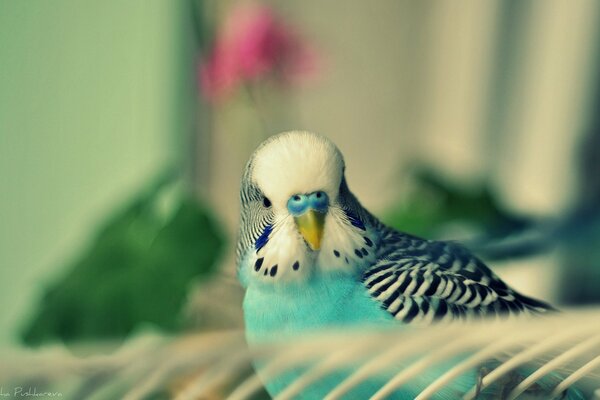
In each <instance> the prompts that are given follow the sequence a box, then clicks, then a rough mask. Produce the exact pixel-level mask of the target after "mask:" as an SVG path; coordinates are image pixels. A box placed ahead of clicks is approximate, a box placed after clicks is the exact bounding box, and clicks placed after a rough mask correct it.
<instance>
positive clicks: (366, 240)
mask: <svg viewBox="0 0 600 400" xmlns="http://www.w3.org/2000/svg"><path fill="white" fill-rule="evenodd" d="M364 239H365V244H366V245H367V246H369V247H373V241H372V240H371V239H369V238H368V237H366V236H364Z"/></svg>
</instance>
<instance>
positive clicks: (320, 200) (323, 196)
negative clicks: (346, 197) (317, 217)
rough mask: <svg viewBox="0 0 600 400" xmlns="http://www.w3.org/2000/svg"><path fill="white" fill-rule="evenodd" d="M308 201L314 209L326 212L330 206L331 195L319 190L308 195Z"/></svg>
mask: <svg viewBox="0 0 600 400" xmlns="http://www.w3.org/2000/svg"><path fill="white" fill-rule="evenodd" d="M308 203H309V204H310V206H311V207H312V208H313V209H314V210H316V211H319V212H322V213H324V212H326V211H327V207H329V197H327V193H325V192H323V191H321V190H319V191H318V192H314V193H311V194H309V195H308Z"/></svg>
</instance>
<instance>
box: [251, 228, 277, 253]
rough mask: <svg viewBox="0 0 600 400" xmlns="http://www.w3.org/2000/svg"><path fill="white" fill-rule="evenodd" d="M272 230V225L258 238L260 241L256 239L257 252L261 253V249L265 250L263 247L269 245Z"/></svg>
mask: <svg viewBox="0 0 600 400" xmlns="http://www.w3.org/2000/svg"><path fill="white" fill-rule="evenodd" d="M272 230H273V226H271V225H267V226H265V230H264V231H263V233H261V235H260V236H259V237H258V239H256V243H255V244H254V248H255V249H256V251H259V250H260V249H262V248H263V246H264V245H265V244H267V242H268V241H269V235H270V234H271V231H272Z"/></svg>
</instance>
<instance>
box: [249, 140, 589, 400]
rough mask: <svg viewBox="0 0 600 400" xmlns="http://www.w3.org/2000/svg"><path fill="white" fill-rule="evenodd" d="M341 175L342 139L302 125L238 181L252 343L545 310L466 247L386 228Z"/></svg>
mask: <svg viewBox="0 0 600 400" xmlns="http://www.w3.org/2000/svg"><path fill="white" fill-rule="evenodd" d="M344 172H345V166H344V160H343V157H342V155H341V153H340V151H339V150H338V148H337V147H336V146H335V145H334V144H333V143H332V142H331V141H330V140H328V139H327V138H325V137H323V136H320V135H316V134H312V133H308V132H288V133H283V134H280V135H277V136H274V137H272V138H270V139H268V140H267V141H266V142H264V143H263V144H262V145H261V146H259V148H258V149H257V150H256V151H255V153H254V154H253V155H252V157H251V158H250V161H249V162H248V164H247V167H246V170H245V173H244V176H243V179H242V187H241V223H240V233H239V240H238V247H237V256H238V276H239V279H240V281H241V283H242V285H243V286H244V287H245V289H246V295H245V298H244V316H245V323H246V336H247V339H248V342H249V343H250V344H258V343H264V342H269V341H274V340H293V338H294V336H297V335H301V334H307V333H313V332H318V331H320V330H324V329H340V328H341V329H344V328H346V327H355V328H364V327H377V328H386V327H394V326H396V327H397V326H402V325H405V326H406V325H409V324H429V323H432V322H436V321H446V322H451V321H457V320H469V319H475V318H479V317H495V316H499V315H513V314H514V315H517V314H527V313H530V314H538V313H544V312H547V311H548V310H551V307H550V306H548V305H546V304H545V303H543V302H540V301H537V300H534V299H531V298H529V297H526V296H524V295H521V294H519V293H517V292H516V291H514V290H512V289H511V288H510V287H508V286H507V285H506V284H505V283H504V282H502V281H501V280H500V279H499V278H498V277H497V276H496V275H495V274H494V273H493V272H492V271H490V269H489V268H487V267H486V266H485V265H484V264H483V263H482V262H481V261H480V260H478V259H477V258H476V257H474V256H473V255H472V254H470V253H469V252H468V251H467V250H466V249H464V248H462V247H460V246H458V245H456V244H452V243H449V242H436V241H429V240H424V239H420V238H417V237H414V236H411V235H408V234H405V233H401V232H398V231H395V230H393V229H391V228H389V227H387V226H385V225H383V224H382V223H381V222H379V221H378V220H377V218H375V217H374V216H373V215H371V214H370V213H369V212H368V211H367V210H366V209H365V208H363V207H362V206H361V204H360V203H359V202H358V200H357V199H356V198H355V197H354V195H353V194H352V192H350V190H349V188H348V185H347V183H346V179H345V174H344ZM448 367H449V366H445V367H442V366H440V369H439V370H430V371H429V372H428V373H426V374H422V375H421V376H420V377H419V378H417V379H414V380H413V381H412V382H411V384H409V385H405V386H404V387H402V388H401V389H400V390H399V391H397V392H395V393H394V395H393V396H394V398H400V399H404V398H406V399H410V398H414V396H415V395H416V394H417V393H418V392H419V391H420V390H421V389H422V388H423V387H424V386H426V385H427V384H428V383H430V382H431V381H432V380H434V379H435V378H436V377H437V376H439V375H441V374H442V373H443V372H444V371H445V370H446V369H447V368H448ZM398 368H401V366H398ZM258 369H259V373H260V365H259V366H258ZM349 369H350V370H351V369H352V368H351V367H349ZM349 372H350V371H340V372H339V374H338V375H339V376H332V377H329V378H328V379H327V380H324V381H322V382H319V383H317V384H315V385H312V386H311V387H310V388H308V389H307V390H306V391H305V392H304V395H303V398H309V399H313V398H314V399H320V398H323V397H324V396H325V395H326V394H327V393H328V392H329V391H330V390H331V389H332V387H333V386H335V384H336V383H338V382H339V381H340V380H342V379H343V378H344V376H347V374H348V373H349ZM391 372H392V371H390V373H391ZM393 372H395V371H393ZM299 373H300V372H299ZM294 378H295V374H294V373H290V372H288V373H286V374H284V375H282V376H280V377H278V378H277V379H274V380H270V381H267V382H265V384H266V387H267V389H268V390H269V393H270V394H271V395H276V394H278V393H280V392H281V391H282V390H283V389H284V388H285V387H286V386H287V385H288V384H289V383H290V382H291V381H293V379H294ZM383 378H385V377H382V379H383ZM477 379H478V372H477V371H472V373H468V374H465V375H463V376H462V377H461V378H460V379H457V380H456V382H454V384H453V385H452V386H450V387H448V388H447V389H446V391H445V392H440V393H438V394H436V395H435V397H434V398H439V399H452V398H456V396H457V393H465V392H466V390H468V388H470V387H472V386H473V385H474V384H476V381H477ZM381 383H382V382H378V381H377V380H373V381H371V382H367V383H365V384H363V385H362V386H359V387H357V388H356V389H355V390H354V391H353V392H352V393H350V394H349V397H348V398H368V397H369V396H370V395H372V394H373V393H374V392H375V391H376V390H377V389H378V387H379V386H380V385H381ZM542 386H543V385H542ZM538 389H539V388H538ZM550 389H552V388H551V387H550V388H549V389H548V390H550ZM489 393H492V394H490V396H492V395H493V396H496V395H497V393H494V392H493V391H491V389H490V392H489ZM486 395H487V394H486V393H481V396H486ZM569 395H570V396H574V397H572V398H579V397H577V395H576V393H572V394H571V393H569ZM480 398H483V397H480ZM490 398H492V397H490ZM493 398H495V397H493ZM542 398H543V397H542Z"/></svg>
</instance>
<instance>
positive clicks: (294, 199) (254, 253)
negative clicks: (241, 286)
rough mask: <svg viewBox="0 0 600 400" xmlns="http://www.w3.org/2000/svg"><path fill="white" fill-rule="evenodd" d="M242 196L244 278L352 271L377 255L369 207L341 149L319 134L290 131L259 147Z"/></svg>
mask: <svg viewBox="0 0 600 400" xmlns="http://www.w3.org/2000/svg"><path fill="white" fill-rule="evenodd" d="M241 202H242V215H241V224H240V235H239V242H238V265H239V272H240V277H241V278H242V282H243V283H249V281H250V280H252V279H254V280H258V281H263V282H264V281H266V282H279V281H282V280H283V281H298V280H302V279H306V278H307V277H310V276H312V275H313V274H314V273H315V272H319V271H320V272H324V271H345V272H347V273H354V272H355V271H356V270H357V267H358V266H360V265H363V264H364V263H365V262H368V261H369V260H370V259H371V258H372V257H373V256H374V254H373V253H374V252H373V249H372V247H373V243H374V240H375V238H374V237H372V233H371V232H370V230H369V229H368V221H367V219H368V213H366V211H364V210H363V209H362V207H360V205H359V204H358V202H357V201H356V199H355V198H354V196H352V194H351V193H350V192H349V191H348V188H347V186H346V183H345V179H344V160H343V157H342V155H341V153H340V151H339V150H338V149H337V147H336V146H335V145H334V144H333V143H332V142H331V141H329V140H328V139H326V138H324V137H322V136H319V135H316V134H312V133H308V132H289V133H284V134H281V135H278V136H275V137H273V138H271V139H269V140H267V141H266V142H265V143H263V144H262V145H261V146H259V148H258V149H257V150H256V152H255V153H254V154H253V156H252V157H251V159H250V161H249V162H248V165H247V168H246V172H245V174H244V178H243V180H242V189H241Z"/></svg>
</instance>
